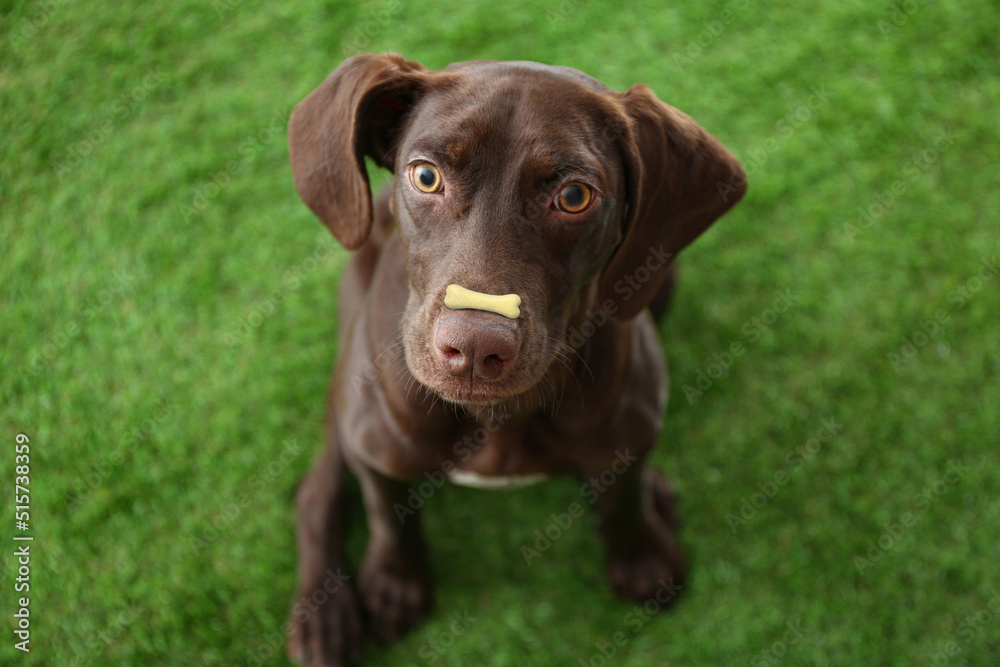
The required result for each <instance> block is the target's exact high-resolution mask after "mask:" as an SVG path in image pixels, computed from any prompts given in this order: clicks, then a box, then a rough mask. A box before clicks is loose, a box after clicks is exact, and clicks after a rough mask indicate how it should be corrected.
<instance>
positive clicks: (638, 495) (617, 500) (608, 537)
mask: <svg viewBox="0 0 1000 667" xmlns="http://www.w3.org/2000/svg"><path fill="white" fill-rule="evenodd" d="M609 471H612V472H616V474H615V476H614V480H613V481H612V482H611V483H610V484H609V483H607V481H606V480H605V479H602V476H607V477H610V475H607V471H606V472H605V473H602V474H601V476H594V477H592V478H591V480H590V484H591V486H592V487H593V488H595V489H596V490H598V491H599V492H600V496H599V497H600V504H599V511H600V515H601V516H600V531H601V538H602V540H603V541H604V547H605V551H606V553H607V567H608V578H609V579H610V580H611V585H612V586H613V587H614V589H615V592H617V593H618V594H619V595H621V596H623V597H626V598H630V599H633V600H638V601H646V600H651V599H657V600H659V602H661V603H665V602H667V601H669V600H670V599H672V598H673V596H674V595H675V594H676V592H677V591H678V590H679V588H680V587H681V586H683V582H684V577H685V575H686V573H687V561H686V559H685V558H684V554H683V552H682V551H681V548H680V546H679V545H678V544H677V540H676V538H675V537H674V530H673V529H674V528H675V527H676V525H677V523H678V519H677V515H676V512H675V509H674V504H675V500H674V495H673V492H672V491H671V490H670V487H669V486H668V485H667V482H666V480H665V479H663V476H662V475H661V474H660V473H659V472H658V471H657V470H655V469H654V468H652V467H650V466H649V465H648V464H647V463H646V461H645V460H644V458H643V460H640V461H637V462H635V463H633V464H631V465H629V466H628V468H627V469H626V470H624V471H623V472H622V473H620V474H617V471H614V468H613V467H612V468H610V469H609ZM664 597H665V599H661V598H664Z"/></svg>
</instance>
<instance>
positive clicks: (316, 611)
mask: <svg viewBox="0 0 1000 667" xmlns="http://www.w3.org/2000/svg"><path fill="white" fill-rule="evenodd" d="M289 625H290V630H289V637H288V647H287V648H288V657H289V659H290V660H291V661H292V662H297V663H299V664H301V665H306V666H307V667H327V666H328V665H340V666H345V665H353V664H355V663H357V661H358V658H359V656H360V648H361V637H362V625H361V605H360V603H359V602H358V596H357V593H356V592H355V591H354V589H353V588H352V587H351V586H350V585H348V584H346V583H340V584H338V585H336V586H331V585H330V584H329V580H327V581H326V582H320V583H319V584H318V585H315V586H304V587H301V588H300V589H299V596H298V598H296V601H295V604H294V605H293V606H292V612H291V618H290V620H289Z"/></svg>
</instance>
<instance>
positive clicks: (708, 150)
mask: <svg viewBox="0 0 1000 667" xmlns="http://www.w3.org/2000/svg"><path fill="white" fill-rule="evenodd" d="M620 99H621V102H622V104H623V108H624V113H625V115H626V117H627V121H626V128H628V129H627V131H625V132H623V133H622V142H623V145H624V153H625V166H626V172H627V174H626V175H627V178H628V205H629V209H628V213H627V214H626V219H625V227H624V230H623V239H622V242H621V244H620V245H619V246H618V248H617V249H616V250H615V252H614V254H613V255H612V256H611V259H610V260H609V262H608V264H607V265H606V266H605V268H604V271H603V272H602V274H601V277H600V291H601V295H602V299H612V300H614V301H615V302H616V303H618V305H619V308H618V310H617V311H616V312H615V317H616V318H617V319H619V320H628V319H631V318H633V317H635V316H636V315H638V314H639V313H640V312H641V311H642V309H643V308H645V307H646V306H648V305H649V303H650V302H651V301H652V300H653V298H654V297H655V296H656V293H657V291H658V290H659V288H660V286H661V285H662V283H663V281H664V279H665V278H666V277H667V275H668V271H667V268H668V266H669V265H670V263H671V262H672V261H673V259H674V258H675V257H676V255H677V253H679V252H680V251H681V250H683V249H684V248H685V247H686V246H687V245H688V244H689V243H691V242H692V241H694V240H695V239H696V238H697V237H698V236H699V235H700V234H701V233H702V232H704V231H705V230H706V229H708V227H709V225H711V224H712V223H713V222H715V221H716V220H717V219H718V218H719V217H721V216H722V215H723V214H724V213H725V212H726V211H728V210H729V209H730V208H732V207H733V205H734V204H736V202H738V201H739V200H740V198H741V197H742V196H743V194H744V193H745V192H746V176H745V175H744V173H743V168H742V167H741V166H740V163H739V161H737V159H736V158H735V157H734V156H733V155H732V154H731V153H730V152H729V151H728V150H726V148H725V147H724V146H723V145H722V144H721V143H720V142H719V140H718V139H716V138H715V137H713V136H712V135H711V134H709V133H708V132H706V131H705V130H703V129H702V128H701V127H699V126H698V124H697V123H695V122H694V121H693V120H692V119H691V118H690V117H689V116H688V115H687V114H684V113H682V112H681V111H678V110H677V109H675V108H673V107H671V106H669V105H667V104H664V103H663V102H661V101H660V100H658V99H657V98H656V96H655V95H653V93H652V92H650V90H649V89H648V88H647V87H646V86H644V85H642V84H637V85H634V86H632V87H631V88H630V89H629V90H628V91H627V92H626V93H624V94H623V95H622V96H621V98H620ZM636 286H638V289H635V287H636Z"/></svg>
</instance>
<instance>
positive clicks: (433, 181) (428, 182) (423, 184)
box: [410, 162, 442, 193]
mask: <svg viewBox="0 0 1000 667" xmlns="http://www.w3.org/2000/svg"><path fill="white" fill-rule="evenodd" d="M410 182H411V183H413V187H415V188H416V189H417V190H420V191H421V192H427V193H433V192H440V191H441V189H442V188H441V185H442V183H441V172H440V171H438V169H437V167H435V166H434V165H432V164H431V163H430V162H420V163H418V164H415V165H413V168H412V169H410Z"/></svg>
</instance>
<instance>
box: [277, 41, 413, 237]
mask: <svg viewBox="0 0 1000 667" xmlns="http://www.w3.org/2000/svg"><path fill="white" fill-rule="evenodd" d="M428 74H429V73H428V72H427V71H426V70H425V69H424V66H423V65H421V64H420V63H417V62H414V61H412V60H406V59H405V58H402V57H401V56H398V55H394V54H387V55H374V54H370V53H363V54H360V55H356V56H353V57H352V58H349V59H347V60H345V61H344V62H343V63H341V64H340V66H339V67H337V69H335V70H334V71H333V72H332V73H331V74H330V75H329V76H328V77H327V78H326V80H325V81H323V83H321V84H320V85H319V87H318V88H316V90H314V91H312V92H311V93H309V95H308V96H307V97H306V98H305V99H304V100H302V101H301V102H299V104H298V106H296V107H295V110H294V111H293V112H292V117H291V119H290V120H289V121H288V152H289V157H290V159H291V163H292V175H293V177H294V178H295V189H296V190H298V192H299V196H300V197H302V201H304V202H305V203H306V204H307V205H308V206H309V208H311V209H312V211H313V213H315V214H316V216H317V217H318V218H319V219H320V220H322V221H323V222H324V223H325V224H326V226H327V227H329V228H330V231H331V232H333V235H334V236H336V237H337V240H339V241H340V242H341V244H343V246H344V247H345V248H347V249H348V250H354V249H356V248H357V247H358V246H360V245H361V244H362V243H364V241H365V239H366V238H368V233H369V231H371V224H372V203H371V189H370V187H369V185H368V172H367V171H366V169H365V155H369V156H371V157H372V158H373V159H374V160H375V162H376V163H377V164H378V165H379V166H381V167H385V168H387V169H392V166H393V159H394V154H393V153H394V149H395V139H396V136H397V132H398V130H399V126H400V124H401V122H402V120H403V117H404V115H405V114H406V111H407V109H409V107H410V106H411V105H412V104H413V103H414V102H415V101H416V100H417V99H418V97H419V95H420V93H421V90H422V86H423V85H424V84H425V83H426V81H427V76H428Z"/></svg>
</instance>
